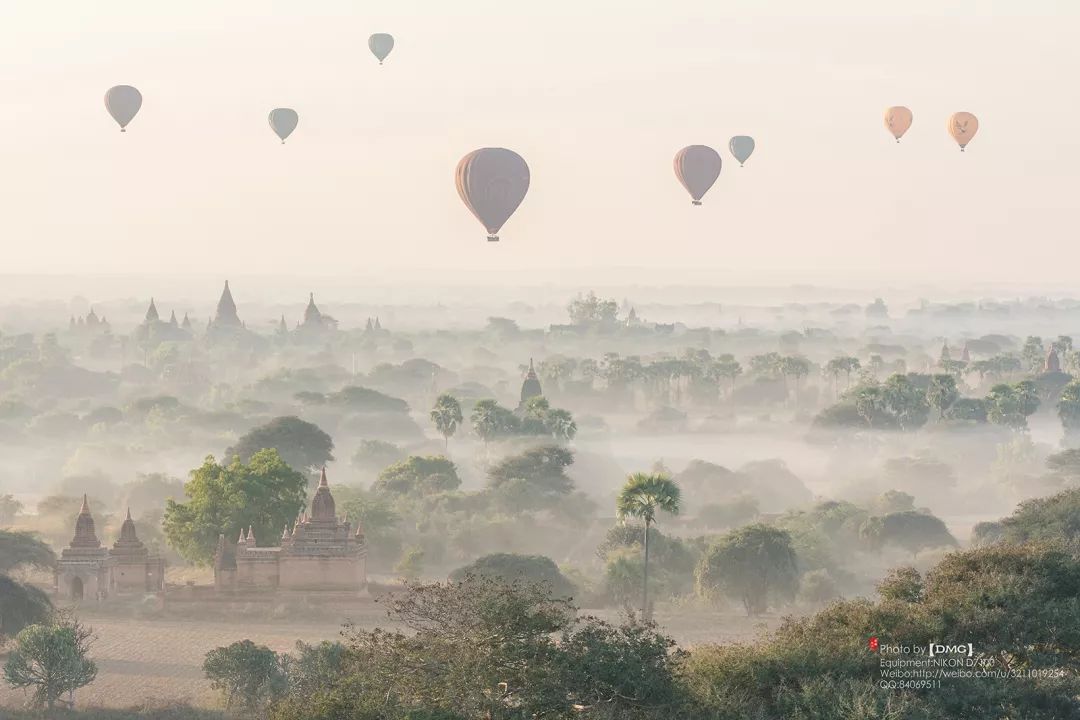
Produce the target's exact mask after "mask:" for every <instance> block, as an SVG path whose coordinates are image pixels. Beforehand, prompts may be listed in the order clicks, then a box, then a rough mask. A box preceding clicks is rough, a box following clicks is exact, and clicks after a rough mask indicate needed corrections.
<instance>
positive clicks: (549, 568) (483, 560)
mask: <svg viewBox="0 0 1080 720" xmlns="http://www.w3.org/2000/svg"><path fill="white" fill-rule="evenodd" d="M470 575H475V576H479V577H490V578H495V579H496V580H500V581H502V582H505V583H507V584H513V583H514V582H527V583H540V584H543V585H546V586H547V588H548V589H549V590H550V591H551V593H552V595H553V596H554V597H556V598H572V597H573V596H574V595H575V594H576V588H575V587H574V584H573V583H572V582H570V580H568V579H567V578H566V576H565V575H563V574H562V572H560V571H559V566H558V565H556V564H555V562H554V561H553V560H552V559H551V558H548V557H544V556H543V555H515V554H513V553H494V554H492V555H484V556H483V557H480V558H477V559H476V560H474V561H473V562H471V563H469V564H468V565H465V566H464V567H460V568H458V569H457V570H455V571H454V572H452V573H450V579H451V580H454V581H463V580H465V578H466V577H468V576H470Z"/></svg>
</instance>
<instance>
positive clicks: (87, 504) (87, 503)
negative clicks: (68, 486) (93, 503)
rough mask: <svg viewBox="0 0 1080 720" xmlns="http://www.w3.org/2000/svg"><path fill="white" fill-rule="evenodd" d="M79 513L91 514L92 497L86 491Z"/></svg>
mask: <svg viewBox="0 0 1080 720" xmlns="http://www.w3.org/2000/svg"><path fill="white" fill-rule="evenodd" d="M79 514H80V515H89V514H90V498H88V497H87V496H86V493H83V496H82V507H81V508H79Z"/></svg>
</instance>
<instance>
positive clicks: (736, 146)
mask: <svg viewBox="0 0 1080 720" xmlns="http://www.w3.org/2000/svg"><path fill="white" fill-rule="evenodd" d="M728 149H729V150H731V154H732V156H734V158H735V159H736V160H738V161H739V167H742V166H743V164H744V163H745V162H746V161H747V160H749V159H750V156H751V155H753V154H754V138H752V137H750V136H749V135H736V136H735V137H733V138H731V140H730V141H729V142H728Z"/></svg>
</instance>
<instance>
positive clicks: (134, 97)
mask: <svg viewBox="0 0 1080 720" xmlns="http://www.w3.org/2000/svg"><path fill="white" fill-rule="evenodd" d="M141 107H142V93H140V92H139V91H138V90H136V89H135V88H133V87H131V86H130V85H117V86H116V87H111V88H109V90H108V91H107V92H106V93H105V109H106V110H108V111H109V114H110V115H112V118H113V120H115V121H116V122H117V123H118V124H119V125H120V132H127V130H126V128H127V124H128V123H129V122H131V121H132V119H134V117H135V115H136V114H137V113H138V112H139V108H141Z"/></svg>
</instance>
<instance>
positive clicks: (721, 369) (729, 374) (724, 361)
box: [709, 353, 742, 396]
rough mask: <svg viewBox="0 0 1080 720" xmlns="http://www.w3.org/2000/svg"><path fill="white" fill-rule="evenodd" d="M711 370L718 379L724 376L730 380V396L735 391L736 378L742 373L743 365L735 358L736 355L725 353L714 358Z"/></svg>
mask: <svg viewBox="0 0 1080 720" xmlns="http://www.w3.org/2000/svg"><path fill="white" fill-rule="evenodd" d="M709 372H710V374H711V375H712V376H713V377H715V378H717V379H720V378H723V379H726V380H727V381H728V383H729V387H728V395H729V396H730V395H731V394H732V393H734V392H735V380H736V378H738V377H739V375H741V374H742V365H740V364H739V361H738V360H736V359H735V356H734V355H731V354H727V353H725V354H724V355H720V356H718V357H717V358H716V359H715V360H713V363H712V367H711V368H710V370H709Z"/></svg>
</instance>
